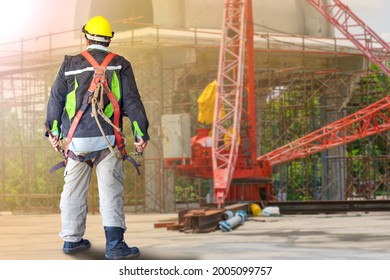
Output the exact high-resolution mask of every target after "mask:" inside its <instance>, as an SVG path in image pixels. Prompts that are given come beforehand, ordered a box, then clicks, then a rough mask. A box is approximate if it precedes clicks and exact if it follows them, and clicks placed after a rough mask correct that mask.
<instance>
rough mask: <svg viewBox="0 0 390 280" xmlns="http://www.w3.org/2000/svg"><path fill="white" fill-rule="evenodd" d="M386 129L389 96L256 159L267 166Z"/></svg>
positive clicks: (389, 121) (389, 126)
mask: <svg viewBox="0 0 390 280" xmlns="http://www.w3.org/2000/svg"><path fill="white" fill-rule="evenodd" d="M387 130H390V96H387V97H385V98H383V99H381V100H379V101H377V102H375V103H373V104H371V105H370V106H368V107H366V108H364V109H361V110H359V111H357V112H356V113H354V114H351V115H349V116H347V117H345V118H343V119H340V120H338V121H336V122H334V123H331V124H329V125H327V126H325V127H323V128H321V129H318V130H316V131H314V132H312V133H310V134H308V135H306V136H304V137H302V138H300V139H297V140H295V141H293V142H291V143H289V144H287V145H284V146H282V147H280V148H278V149H276V150H274V151H272V152H269V153H267V154H265V155H262V156H260V157H258V158H257V161H258V162H262V161H267V162H268V163H269V164H270V165H271V166H273V165H277V164H281V163H283V162H287V161H290V160H294V159H299V158H304V157H306V156H308V155H310V154H314V153H318V152H320V151H324V150H327V149H329V148H332V147H336V146H339V145H342V144H346V143H349V142H353V141H355V140H358V139H361V138H364V137H367V136H370V135H374V134H378V133H381V132H384V131H387Z"/></svg>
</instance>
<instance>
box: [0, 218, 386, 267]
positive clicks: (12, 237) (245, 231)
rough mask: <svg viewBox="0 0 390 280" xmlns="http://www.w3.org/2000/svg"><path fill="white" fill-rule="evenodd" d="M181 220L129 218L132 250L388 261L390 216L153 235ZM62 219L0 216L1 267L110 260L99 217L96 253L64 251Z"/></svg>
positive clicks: (258, 221)
mask: <svg viewBox="0 0 390 280" xmlns="http://www.w3.org/2000/svg"><path fill="white" fill-rule="evenodd" d="M177 218H178V216H177V214H176V213H172V214H140V215H133V214H127V216H126V220H127V225H128V230H127V232H126V233H125V239H126V242H127V243H128V245H135V246H138V247H139V248H140V250H141V256H139V257H138V259H140V260H228V259H229V260H256V259H259V260H312V259H314V260H390V213H386V212H373V213H346V214H337V215H325V214H320V215H285V216H278V217H249V221H247V222H245V223H244V224H243V225H241V226H239V227H237V228H235V229H234V230H233V231H231V232H222V231H220V230H216V231H214V232H210V233H190V234H186V233H182V232H180V231H174V230H167V229H166V228H154V224H155V223H156V222H161V221H177ZM59 229H60V216H59V215H58V214H47V215H46V214H42V215H10V214H8V213H1V212H0V260H72V259H88V260H99V259H103V258H104V246H105V244H104V243H105V239H104V232H103V228H102V226H101V219H100V215H98V214H96V215H89V216H88V221H87V232H86V235H85V238H87V239H89V240H90V242H91V243H92V247H91V249H89V250H88V251H85V252H82V253H79V254H77V255H72V256H69V255H66V254H64V253H63V252H62V240H61V239H60V238H59V237H58V231H59Z"/></svg>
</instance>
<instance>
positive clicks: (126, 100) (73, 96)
mask: <svg viewBox="0 0 390 280" xmlns="http://www.w3.org/2000/svg"><path fill="white" fill-rule="evenodd" d="M82 33H84V36H85V45H86V51H87V52H88V53H89V54H91V55H92V57H93V58H94V59H95V60H96V62H98V63H99V64H100V63H102V61H103V60H104V59H105V58H106V56H107V55H108V54H109V53H110V51H109V50H108V46H109V45H110V42H111V39H112V38H113V36H114V32H112V30H111V25H110V23H109V22H108V21H107V19H105V18H104V17H102V16H96V17H93V18H91V19H90V20H89V21H88V22H87V24H86V25H84V27H83V28H82ZM93 76H94V68H93V67H91V64H90V63H89V62H88V61H87V60H86V58H85V56H84V55H82V54H78V55H75V56H65V58H64V61H63V63H62V65H61V67H60V69H59V72H58V74H57V77H56V79H55V81H54V84H53V86H52V88H51V92H50V97H49V101H48V106H47V118H46V123H45V124H46V126H47V127H48V128H49V130H50V131H49V132H51V133H47V134H46V136H48V137H49V139H50V142H51V144H52V146H53V147H54V148H55V149H57V150H58V149H62V147H63V143H62V139H66V140H67V141H66V143H67V147H68V149H66V159H67V160H66V161H65V162H66V166H65V172H64V181H65V183H64V187H63V191H62V194H61V200H60V210H61V222H62V227H61V231H60V233H59V236H60V237H62V239H63V240H64V245H63V251H64V252H65V253H67V254H71V253H76V252H79V251H82V250H86V249H88V248H89V247H90V246H91V244H90V242H89V241H88V240H87V239H83V236H84V232H85V229H86V217H87V209H88V207H87V192H88V185H89V183H90V179H91V172H92V168H91V166H93V165H91V162H93V163H94V165H95V166H96V175H97V181H98V189H99V210H100V214H101V216H102V224H103V227H104V231H105V236H106V253H105V257H106V258H107V259H127V258H132V257H136V256H138V255H139V254H140V251H139V249H138V248H137V247H129V246H128V245H127V244H126V243H125V241H124V232H125V231H126V223H125V214H124V210H123V191H124V183H123V181H124V172H123V162H124V161H123V157H122V156H118V155H121V151H120V149H122V148H123V147H120V149H118V141H117V139H116V134H115V127H114V126H113V125H112V124H110V123H109V121H107V120H105V119H104V118H103V117H102V116H100V115H99V116H98V117H97V118H96V116H93V115H94V110H93V108H91V107H93V106H92V104H91V101H90V100H88V99H90V98H88V99H87V98H84V96H85V95H86V94H88V89H89V87H90V83H91V80H92V78H93ZM105 76H106V77H107V81H108V85H109V87H110V89H111V90H112V92H113V93H114V95H115V98H116V99H117V101H116V102H117V104H118V105H119V107H120V113H121V116H120V126H121V124H122V117H123V116H127V117H128V118H129V119H130V122H131V126H132V129H133V134H134V135H133V136H134V139H135V141H134V145H135V149H136V150H137V151H138V152H139V153H141V152H142V151H143V150H144V149H145V147H146V145H147V142H148V140H149V135H148V132H147V130H148V126H149V122H148V119H147V115H146V112H145V108H144V105H143V103H142V101H141V97H140V94H139V92H138V89H137V85H136V82H135V78H134V73H133V70H132V67H131V64H130V62H129V61H127V60H126V59H125V58H123V57H122V56H120V55H115V56H114V57H113V58H112V60H111V61H110V62H109V64H108V66H107V67H106V70H105ZM85 100H88V103H83V102H85ZM103 103H104V108H103V109H104V110H103V111H104V114H105V115H106V116H107V117H108V118H109V119H110V120H111V121H112V120H113V119H114V114H113V111H114V109H113V107H115V106H113V104H112V103H111V100H109V98H107V96H104V97H103ZM103 103H102V104H103ZM82 104H86V107H85V108H84V110H85V112H84V114H82V117H81V118H80V120H79V122H78V124H77V127H76V128H75V129H74V132H72V134H73V135H72V136H70V135H69V134H70V129H71V126H72V123H73V121H74V120H75V119H76V118H75V115H76V114H77V113H78V112H79V111H80V110H81V109H80V108H81V107H82ZM117 107H118V106H117ZM117 111H119V110H117ZM95 115H96V111H95ZM97 120H98V121H97ZM99 126H100V127H99ZM69 142H70V143H69ZM108 148H111V150H110V149H108ZM110 151H111V152H110ZM112 151H114V152H112ZM87 158H89V160H86V159H87Z"/></svg>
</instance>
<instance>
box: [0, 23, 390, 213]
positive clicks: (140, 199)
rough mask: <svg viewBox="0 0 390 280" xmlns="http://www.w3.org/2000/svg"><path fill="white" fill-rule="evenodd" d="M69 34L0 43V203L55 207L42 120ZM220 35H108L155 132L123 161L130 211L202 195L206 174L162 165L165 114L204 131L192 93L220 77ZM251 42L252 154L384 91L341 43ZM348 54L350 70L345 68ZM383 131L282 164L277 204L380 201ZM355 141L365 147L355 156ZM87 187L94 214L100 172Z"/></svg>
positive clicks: (52, 155)
mask: <svg viewBox="0 0 390 280" xmlns="http://www.w3.org/2000/svg"><path fill="white" fill-rule="evenodd" d="M75 32H76V33H79V31H78V30H77V31H74V30H72V31H69V32H63V33H58V34H49V35H47V36H40V37H37V38H32V39H25V40H21V41H18V42H12V43H8V44H2V45H0V65H1V67H0V108H1V110H0V191H1V195H0V211H13V212H18V211H23V212H26V211H29V212H31V211H42V212H58V211H59V210H58V202H59V197H60V193H61V190H62V184H63V176H62V174H61V171H58V172H56V173H54V174H49V172H48V171H49V169H50V167H51V166H52V165H54V164H55V163H57V162H58V161H60V160H61V158H60V156H59V154H58V153H56V151H54V149H52V148H51V146H50V145H49V143H48V141H47V139H46V138H45V137H44V136H43V134H44V127H43V123H44V119H45V109H46V104H47V99H48V95H49V91H50V87H51V84H52V82H53V80H54V78H55V74H56V72H57V69H58V67H59V65H60V64H61V62H62V60H63V56H64V55H65V54H77V53H78V52H80V51H81V50H82V49H83V46H82V43H81V40H78V39H76V40H75V39H74V38H76V37H75ZM220 38H221V34H220V32H219V31H211V30H197V29H186V30H173V29H169V30H167V29H162V28H159V27H158V26H153V25H151V26H148V27H145V28H140V29H134V30H133V29H129V30H128V31H124V32H122V33H121V34H120V33H118V34H116V39H115V40H113V42H112V44H111V46H110V49H111V50H112V51H113V52H116V53H119V54H121V55H123V56H125V57H126V58H128V59H129V60H130V61H131V63H132V66H133V68H134V71H135V76H136V81H137V85H138V88H139V90H140V93H141V96H142V99H143V102H144V104H145V108H146V111H147V114H148V117H149V121H150V136H151V141H150V143H149V144H148V148H147V150H146V151H145V155H144V158H143V162H142V167H141V169H142V175H141V176H137V175H136V173H135V171H134V170H133V169H132V168H131V167H130V166H126V168H125V176H126V181H125V206H126V210H127V211H129V212H132V213H144V212H168V211H176V210H178V209H179V208H180V207H181V204H179V203H184V205H185V207H189V205H190V203H201V202H205V201H206V200H207V195H208V194H210V192H209V190H208V188H210V183H209V182H207V181H205V180H198V179H194V178H185V177H183V178H180V181H178V180H179V179H178V178H175V175H174V170H173V169H172V168H168V167H166V166H165V165H164V158H163V148H162V140H161V137H162V128H161V117H162V116H163V115H164V114H179V113H183V112H185V113H189V114H190V115H191V131H192V132H193V134H195V130H196V128H199V127H205V126H204V125H201V124H199V123H197V121H196V120H197V117H196V116H197V108H196V104H197V103H196V100H197V98H198V96H199V95H200V94H201V92H202V91H203V89H204V87H205V86H206V85H207V84H208V83H210V82H212V81H213V80H215V79H216V77H217V68H218V57H219V40H220ZM64 42H67V43H66V44H65V43H64ZM254 46H255V83H256V89H255V91H256V112H257V116H256V128H257V141H258V143H257V147H258V156H259V155H261V154H264V153H266V152H268V151H271V150H273V149H275V148H277V147H281V146H283V145H284V144H287V143H289V142H291V141H293V140H294V139H297V138H299V137H302V136H303V135H306V134H308V133H310V132H311V131H314V130H315V129H317V128H320V127H322V126H323V125H326V124H328V123H331V122H333V121H335V120H337V119H340V118H342V117H344V116H346V115H348V114H349V113H350V112H353V111H354V110H358V109H361V108H364V107H366V106H367V105H369V104H371V103H373V101H376V100H379V99H381V98H383V97H385V96H387V95H388V93H389V91H390V89H389V84H388V80H387V79H381V77H380V75H381V74H380V72H378V74H375V75H377V76H375V77H376V78H372V77H373V76H374V75H373V74H372V73H369V72H367V70H365V69H368V67H366V66H367V60H366V59H365V58H364V55H363V54H361V53H360V52H359V51H358V50H356V49H355V48H353V47H352V46H351V44H349V43H348V41H347V40H345V39H338V38H312V37H310V38H309V37H305V36H295V35H288V34H272V33H257V34H255V40H254ZM354 59H356V60H354ZM348 61H352V62H353V63H355V64H357V65H358V66H357V67H355V68H350V67H348V65H349V64H348V63H345V62H348ZM343 65H344V66H343ZM345 65H347V66H345ZM356 69H359V70H356ZM378 75H379V76H378ZM362 77H363V78H364V77H371V80H370V78H364V79H362ZM378 77H379V78H378ZM129 130H130V125H129V124H128V122H125V134H126V135H131V133H130V132H129ZM389 138H390V137H389V135H388V133H382V134H378V135H376V136H373V137H369V138H367V139H364V140H361V141H358V142H357V143H354V144H353V147H352V146H351V147H352V148H351V147H347V146H346V145H345V146H341V147H338V148H333V149H330V150H329V151H325V152H321V153H320V154H318V155H311V156H309V157H307V158H304V159H300V160H296V161H292V162H288V163H284V164H282V165H278V166H276V167H275V168H274V178H273V182H274V192H275V194H276V195H277V196H278V197H280V199H282V200H283V199H294V200H296V199H305V200H310V199H325V198H329V199H334V198H337V199H362V198H370V199H373V198H376V199H377V198H378V197H383V198H387V196H388V191H389V183H390V182H389V180H390V179H389V172H390V171H389V170H390V168H389V157H388V151H387V153H386V154H376V153H375V152H373V150H374V149H375V147H377V146H378V145H384V144H383V143H386V145H387V144H388V142H389V141H390V140H389ZM389 146H390V145H387V147H389ZM353 148H355V149H357V148H360V149H361V150H364V151H366V154H364V155H359V156H354V155H353ZM91 183H92V184H91V188H90V192H89V207H90V212H91V213H95V212H96V211H97V209H98V192H97V186H96V178H93V179H92V182H91ZM332 192H336V193H332ZM178 193H180V197H179V195H178Z"/></svg>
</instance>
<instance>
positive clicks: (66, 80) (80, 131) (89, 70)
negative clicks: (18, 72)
mask: <svg viewBox="0 0 390 280" xmlns="http://www.w3.org/2000/svg"><path fill="white" fill-rule="evenodd" d="M88 51H89V52H90V53H91V54H92V56H93V57H94V58H95V60H96V61H97V62H98V63H99V64H100V63H101V62H102V61H103V59H104V58H105V57H106V55H107V52H106V51H104V50H100V49H89V50H88ZM93 74H94V71H93V67H92V66H91V65H90V64H89V62H88V61H87V60H86V59H85V58H84V56H82V55H81V54H78V55H75V56H65V59H64V61H63V63H62V65H61V67H60V69H59V72H58V74H57V77H56V79H55V81H54V83H53V86H52V88H51V92H50V97H49V101H48V106H47V117H46V126H47V127H48V128H49V129H50V130H51V131H52V132H53V133H56V134H57V135H61V137H63V138H66V137H67V134H68V131H69V128H70V125H71V122H72V120H73V118H74V116H75V114H76V113H77V111H78V109H79V108H80V107H81V104H82V100H83V97H84V95H85V94H87V90H88V87H89V85H90V83H91V80H92V77H93ZM106 75H107V80H108V83H109V86H110V88H111V89H112V91H113V93H114V94H115V96H116V97H117V99H118V101H119V105H120V108H121V116H122V117H123V116H127V117H128V118H129V119H130V121H131V127H132V129H133V134H134V135H136V134H138V135H140V136H141V137H142V139H143V140H144V141H148V140H149V135H148V131H147V130H148V127H149V122H148V119H147V116H146V112H145V108H144V105H143V103H142V101H141V97H140V94H139V92H138V88H137V85H136V82H135V78H134V73H133V70H132V67H131V64H130V62H129V61H127V60H126V59H125V58H123V57H122V56H120V55H116V56H115V57H114V58H113V59H112V61H111V62H110V63H109V65H108V66H107V69H106ZM109 104H110V102H109V100H108V98H107V97H105V98H104V105H105V108H106V110H105V112H106V115H107V116H108V117H109V118H110V119H111V121H112V120H113V117H114V116H113V114H112V110H110V108H107V106H108V105H109ZM108 107H110V106H108ZM111 109H112V108H111ZM91 111H92V109H91V106H88V107H87V109H86V111H85V113H84V114H83V116H82V118H81V120H80V123H79V124H78V126H77V128H76V131H75V133H74V135H73V136H74V137H96V136H101V135H102V133H101V131H100V130H99V127H98V125H97V123H96V121H95V118H94V117H91ZM99 118H100V124H101V125H102V127H103V130H104V132H105V134H106V135H113V134H114V132H113V128H112V127H111V126H110V125H109V124H108V123H107V122H106V121H105V120H104V119H103V118H102V117H100V116H99ZM121 124H122V122H121Z"/></svg>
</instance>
